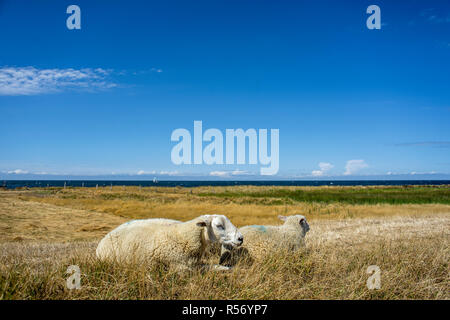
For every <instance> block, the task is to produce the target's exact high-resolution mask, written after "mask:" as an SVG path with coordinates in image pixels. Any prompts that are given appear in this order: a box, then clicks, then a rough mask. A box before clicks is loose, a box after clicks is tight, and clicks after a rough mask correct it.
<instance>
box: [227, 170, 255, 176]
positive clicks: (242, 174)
mask: <svg viewBox="0 0 450 320" xmlns="http://www.w3.org/2000/svg"><path fill="white" fill-rule="evenodd" d="M249 174H250V173H249V172H248V171H243V170H234V171H232V172H231V175H233V176H247V175H249Z"/></svg>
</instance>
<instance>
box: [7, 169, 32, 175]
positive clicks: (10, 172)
mask: <svg viewBox="0 0 450 320" xmlns="http://www.w3.org/2000/svg"><path fill="white" fill-rule="evenodd" d="M8 173H9V174H27V173H28V171H26V170H22V169H16V170H11V171H8Z"/></svg>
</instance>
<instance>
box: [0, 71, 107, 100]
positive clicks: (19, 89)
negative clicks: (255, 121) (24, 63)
mask: <svg viewBox="0 0 450 320" xmlns="http://www.w3.org/2000/svg"><path fill="white" fill-rule="evenodd" d="M110 74H111V70H106V69H101V68H96V69H92V68H84V69H79V70H77V69H72V68H68V69H37V68H35V67H1V68H0V95H5V96H17V95H37V94H46V93H55V92H60V91H63V90H65V89H66V90H67V89H78V90H85V91H93V90H96V89H97V90H98V89H108V88H112V87H115V86H116V84H114V83H112V82H111V81H110V80H108V76H109V75H110Z"/></svg>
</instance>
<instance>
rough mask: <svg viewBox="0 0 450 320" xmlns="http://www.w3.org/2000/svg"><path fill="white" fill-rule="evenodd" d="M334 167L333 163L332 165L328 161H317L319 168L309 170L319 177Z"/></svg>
mask: <svg viewBox="0 0 450 320" xmlns="http://www.w3.org/2000/svg"><path fill="white" fill-rule="evenodd" d="M333 167H334V165H332V164H331V163H328V162H320V163H319V168H320V170H313V171H312V172H311V175H312V176H314V177H321V176H323V175H324V174H325V173H327V172H328V171H330V170H331V169H332V168H333Z"/></svg>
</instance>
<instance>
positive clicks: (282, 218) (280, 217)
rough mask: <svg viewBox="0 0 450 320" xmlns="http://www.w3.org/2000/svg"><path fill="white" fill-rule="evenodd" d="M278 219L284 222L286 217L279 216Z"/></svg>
mask: <svg viewBox="0 0 450 320" xmlns="http://www.w3.org/2000/svg"><path fill="white" fill-rule="evenodd" d="M278 219H280V220H281V221H286V219H287V217H286V216H282V215H279V216H278Z"/></svg>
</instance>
